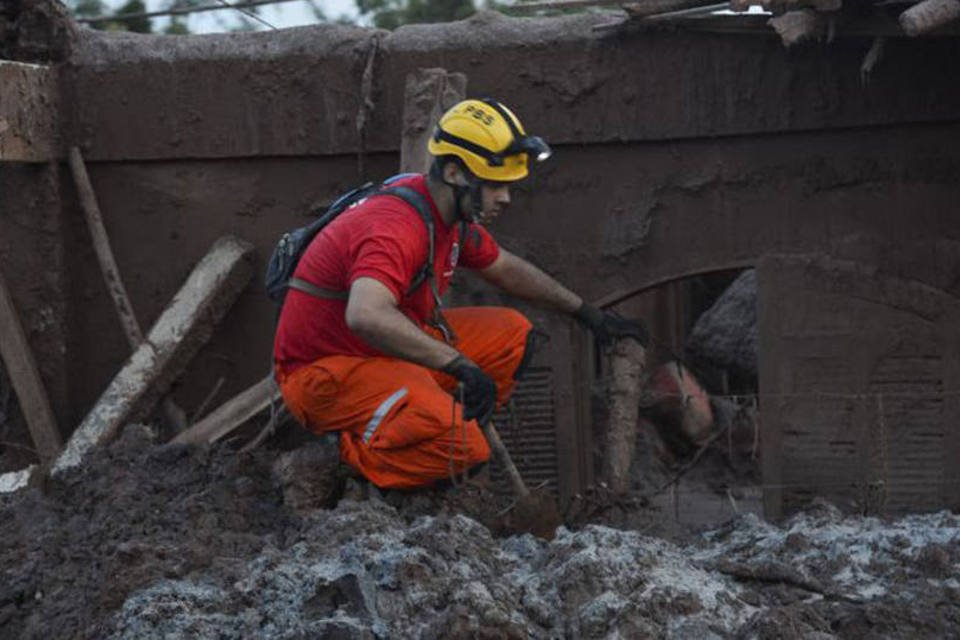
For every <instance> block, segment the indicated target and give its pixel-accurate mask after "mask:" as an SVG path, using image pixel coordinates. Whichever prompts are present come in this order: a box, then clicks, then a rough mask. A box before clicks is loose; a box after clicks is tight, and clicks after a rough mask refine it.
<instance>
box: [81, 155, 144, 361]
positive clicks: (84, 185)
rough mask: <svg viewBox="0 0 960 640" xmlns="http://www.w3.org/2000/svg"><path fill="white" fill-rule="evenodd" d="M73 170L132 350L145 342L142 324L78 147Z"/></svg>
mask: <svg viewBox="0 0 960 640" xmlns="http://www.w3.org/2000/svg"><path fill="white" fill-rule="evenodd" d="M70 170H71V171H72V172H73V180H74V183H75V184H76V187H77V195H78V196H79V197H80V207H81V208H82V209H83V214H84V216H85V217H86V219H87V228H88V229H89V230H90V236H91V239H92V240H93V248H94V250H95V251H96V253H97V260H99V261H100V271H101V273H103V279H104V281H105V282H106V284H107V291H108V292H109V293H110V298H111V299H113V306H114V308H115V309H116V310H117V315H118V316H119V317H120V324H121V326H123V333H124V335H125V336H126V337H127V342H128V343H129V344H130V348H131V349H134V350H135V349H136V348H137V347H139V346H140V343H141V342H143V332H142V331H141V330H140V324H139V323H138V322H137V317H136V315H134V313H133V307H131V306H130V296H128V295H127V289H126V287H124V286H123V280H122V279H121V278H120V270H119V269H118V268H117V261H116V260H114V258H113V251H112V250H111V249H110V240H109V237H108V236H107V229H106V227H104V226H103V216H102V215H100V205H99V204H97V196H96V194H94V192H93V186H92V185H91V184H90V176H89V175H88V174H87V167H86V165H84V163H83V156H81V155H80V149H78V148H77V147H70Z"/></svg>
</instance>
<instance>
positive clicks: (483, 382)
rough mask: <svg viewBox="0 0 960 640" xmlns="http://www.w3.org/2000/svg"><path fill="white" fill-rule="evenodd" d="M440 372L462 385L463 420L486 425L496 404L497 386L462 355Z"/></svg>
mask: <svg viewBox="0 0 960 640" xmlns="http://www.w3.org/2000/svg"><path fill="white" fill-rule="evenodd" d="M441 371H443V372H444V373H446V374H449V375H451V376H453V377H454V378H456V379H457V380H459V381H460V382H462V383H463V419H464V420H474V419H476V420H477V422H478V423H480V425H481V426H483V425H485V424H487V422H489V421H490V418H491V417H492V416H493V410H494V409H495V408H496V404H497V385H495V384H494V383H493V380H492V379H491V378H490V376H488V375H487V374H485V373H484V372H483V369H481V368H480V367H478V366H477V365H476V364H474V363H473V362H472V361H471V360H470V359H469V358H467V357H466V356H465V355H463V354H462V353H461V354H460V355H458V356H457V357H456V358H454V359H453V360H451V361H450V362H448V363H447V364H445V365H444V366H443V369H441Z"/></svg>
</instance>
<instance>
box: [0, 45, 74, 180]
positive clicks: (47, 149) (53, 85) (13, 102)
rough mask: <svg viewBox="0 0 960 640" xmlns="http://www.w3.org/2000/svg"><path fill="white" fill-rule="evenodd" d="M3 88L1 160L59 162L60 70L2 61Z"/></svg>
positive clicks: (0, 74) (0, 82)
mask: <svg viewBox="0 0 960 640" xmlns="http://www.w3.org/2000/svg"><path fill="white" fill-rule="evenodd" d="M0 87H3V90H2V92H0V93H2V97H3V99H2V100H0V160H4V161H13V162H44V161H47V160H52V159H54V158H56V157H57V156H58V155H59V147H60V142H59V130H60V129H59V124H60V119H59V113H60V111H59V104H58V98H59V92H58V90H57V71H56V69H55V68H53V67H46V66H42V65H38V64H26V63H22V62H10V61H7V60H0Z"/></svg>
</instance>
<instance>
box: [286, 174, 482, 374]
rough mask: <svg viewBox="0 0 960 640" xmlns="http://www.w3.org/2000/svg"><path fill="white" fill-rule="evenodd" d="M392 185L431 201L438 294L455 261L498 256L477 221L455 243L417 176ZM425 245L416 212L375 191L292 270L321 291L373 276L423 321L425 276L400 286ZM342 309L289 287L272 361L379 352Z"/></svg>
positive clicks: (419, 262)
mask: <svg viewBox="0 0 960 640" xmlns="http://www.w3.org/2000/svg"><path fill="white" fill-rule="evenodd" d="M391 186H406V187H411V188H413V189H415V190H416V191H419V192H420V193H421V194H423V195H424V196H426V200H427V202H428V203H429V204H430V209H431V212H432V214H433V220H434V222H433V226H434V237H435V245H434V273H435V277H436V282H437V288H438V290H439V292H440V294H441V295H443V293H444V292H445V291H446V290H447V287H448V286H449V284H450V278H451V277H452V276H453V271H454V268H455V267H456V266H457V265H458V264H459V265H462V266H464V267H467V268H468V269H484V268H486V267H488V266H490V265H491V264H493V261H494V260H496V259H497V256H499V255H500V248H499V246H498V245H497V243H496V241H495V240H494V239H493V238H492V237H491V236H490V234H489V233H488V232H487V231H486V229H484V228H483V227H481V226H480V225H476V224H469V225H467V234H466V235H467V241H466V242H461V241H460V238H459V235H460V232H459V229H460V225H459V224H453V225H451V226H449V227H448V226H447V225H446V224H444V222H443V220H442V219H441V218H440V213H439V211H437V207H436V205H435V204H434V203H433V199H432V198H430V193H429V192H428V191H427V185H426V179H425V178H424V176H422V175H417V176H412V177H410V178H404V179H402V180H399V181H397V182H395V183H393V184H392V185H391ZM429 251H430V245H429V239H428V237H427V226H426V224H424V222H423V219H422V218H421V217H420V214H419V213H417V210H416V209H414V208H413V207H412V206H410V205H409V204H407V203H406V202H405V201H404V200H401V199H400V198H397V197H394V196H377V197H374V198H369V199H367V200H365V201H362V202H360V203H359V204H357V205H355V206H354V207H352V208H350V209H348V210H347V211H344V212H343V213H342V214H340V216H338V217H337V219H336V220H334V221H333V222H331V223H330V224H329V225H327V227H325V228H324V229H323V231H321V232H320V233H319V234H317V237H316V238H314V239H313V242H311V243H310V246H308V247H307V250H306V251H305V252H304V254H303V257H302V258H301V259H300V262H299V264H297V269H296V271H295V272H294V276H295V277H297V278H302V279H303V280H306V281H307V282H310V283H312V284H314V285H316V286H318V287H320V288H322V289H329V290H331V291H344V292H346V291H349V290H350V286H351V285H352V284H353V282H354V280H356V279H357V278H361V277H366V278H373V279H374V280H377V281H378V282H380V283H382V284H383V285H384V286H386V287H387V288H388V289H390V291H391V292H392V293H393V296H394V298H396V300H397V304H398V306H399V308H400V311H402V312H403V313H404V314H406V315H407V316H408V317H409V318H410V319H412V320H413V321H414V322H416V323H417V324H418V325H421V326H422V325H424V324H425V323H426V322H427V321H428V320H430V319H431V317H432V315H433V308H434V306H435V303H434V300H433V295H432V293H431V292H430V284H429V282H427V281H424V282H423V284H421V285H420V286H419V287H417V288H416V289H415V290H414V291H413V292H412V293H411V294H410V295H407V292H408V290H409V288H410V284H411V283H412V282H413V279H414V278H415V277H416V275H417V274H418V273H419V272H420V269H421V267H423V265H424V263H425V262H426V261H427V255H428V254H429ZM345 310H346V301H345V300H331V299H324V298H317V297H316V296H312V295H310V294H308V293H304V292H302V291H299V290H297V289H290V290H289V291H288V292H287V298H286V302H285V303H284V305H283V311H282V312H281V314H280V320H279V323H278V325H277V335H276V339H275V341H274V345H273V355H274V360H275V361H276V362H277V364H278V365H279V366H280V368H281V370H283V371H284V372H285V373H291V372H293V371H295V370H296V369H298V368H300V367H302V366H303V365H305V364H308V363H310V362H313V361H314V360H316V359H317V358H320V357H322V356H326V355H334V354H341V355H360V356H372V355H380V352H379V351H377V350H376V349H374V348H373V347H371V346H370V345H368V344H367V343H365V342H363V340H361V339H360V338H359V337H358V336H357V335H355V334H354V333H353V332H352V331H350V329H349V328H348V327H347V323H346V320H345V317H344V312H345Z"/></svg>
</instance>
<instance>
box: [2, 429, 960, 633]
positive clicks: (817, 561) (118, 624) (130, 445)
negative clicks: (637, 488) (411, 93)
mask: <svg viewBox="0 0 960 640" xmlns="http://www.w3.org/2000/svg"><path fill="white" fill-rule="evenodd" d="M311 446H316V445H311ZM290 455H294V456H300V457H302V458H303V461H304V462H306V461H313V462H314V463H317V464H326V462H324V461H325V460H326V461H327V462H329V460H328V459H327V458H325V457H324V455H323V454H322V453H317V452H316V451H315V452H314V453H306V454H304V453H300V452H298V451H295V452H292V453H282V452H279V451H276V450H272V449H262V450H257V451H255V452H253V453H252V454H238V453H236V452H235V451H233V450H232V449H231V448H230V447H228V446H221V447H216V448H213V449H205V448H196V447H191V446H171V445H164V446H156V445H154V444H153V442H152V436H151V434H150V431H149V430H148V429H147V428H146V427H140V426H134V427H128V428H127V430H125V432H124V434H123V437H122V438H121V439H120V440H118V441H117V442H116V443H115V444H114V445H112V446H111V447H110V448H109V449H105V450H101V451H98V452H97V453H96V454H95V455H93V456H91V458H90V459H89V465H88V466H86V467H84V468H83V469H79V470H74V471H70V472H69V473H67V474H65V475H64V476H62V477H60V478H58V479H55V480H48V481H47V482H46V483H45V484H43V485H41V486H34V487H30V488H28V489H24V490H21V491H20V492H18V493H15V494H11V495H8V496H5V497H4V498H3V499H2V500H3V501H2V503H0V523H2V524H0V538H2V539H3V540H4V546H3V549H2V554H0V562H2V566H3V568H4V573H3V579H2V581H0V585H2V586H0V589H2V591H0V628H2V629H3V635H4V637H17V638H44V637H57V638H85V637H98V638H137V639H144V638H181V637H182V638H186V637H190V638H212V637H218V638H248V637H259V638H306V637H320V636H323V637H342V638H386V637H409V638H440V637H482V638H557V637H664V638H689V637H692V636H700V637H703V638H720V637H744V638H746V637H761V638H773V637H777V638H814V637H816V638H832V637H865V636H870V637H879V638H918V637H945V636H946V635H949V634H950V633H952V631H951V630H952V629H955V628H956V625H958V624H960V583H958V582H957V579H956V577H955V576H956V568H957V563H958V561H960V518H958V517H957V516H955V515H952V514H949V513H946V512H943V513H939V514H930V515H918V516H910V517H908V518H903V519H901V520H895V521H886V522H885V521H881V520H878V519H874V518H859V517H843V516H841V515H840V513H839V512H838V511H837V510H836V509H834V508H833V507H831V506H829V505H826V504H820V505H818V506H816V507H815V508H813V509H812V510H810V511H807V512H804V513H802V514H799V515H797V516H795V517H794V518H792V519H791V520H788V521H787V522H785V523H784V524H783V525H782V526H776V525H773V524H769V523H766V522H763V521H761V520H759V519H757V518H756V517H755V516H743V517H740V518H738V519H735V520H733V521H731V522H729V523H728V524H726V525H724V526H722V527H720V528H716V529H714V530H711V531H707V532H705V533H701V534H691V535H687V536H683V537H680V538H677V539H675V540H674V541H673V542H671V541H668V540H665V539H661V538H656V537H651V536H648V535H644V534H642V533H640V532H638V531H635V530H621V529H616V528H612V527H609V526H604V525H600V524H585V525H583V526H579V527H561V528H560V529H559V530H558V532H557V536H556V538H555V539H554V540H552V541H550V542H546V541H543V540H539V539H537V538H534V537H533V536H530V535H512V536H504V535H495V534H494V533H492V532H491V530H490V529H489V528H487V527H486V526H484V525H483V524H481V523H480V522H479V521H478V520H477V519H474V518H473V517H470V515H467V514H465V513H463V511H467V512H468V513H469V511H470V510H471V509H472V508H475V507H476V506H477V505H479V504H482V503H486V504H487V508H488V510H489V508H490V507H492V503H493V502H494V501H495V498H491V499H486V500H485V499H483V493H482V492H481V491H480V490H479V489H477V488H475V487H472V488H467V487H460V488H459V489H457V490H456V491H453V490H451V489H450V488H449V487H448V488H447V489H445V490H444V489H437V490H433V491H426V492H414V493H407V494H403V495H397V494H387V495H381V494H379V492H374V495H372V496H369V497H367V498H366V499H364V500H360V501H357V500H353V499H349V498H343V499H339V500H333V501H331V502H330V503H329V504H331V505H332V508H325V507H324V506H320V505H318V504H317V503H315V502H311V500H304V499H303V498H302V494H301V495H300V498H296V497H295V496H294V494H293V493H291V492H290V491H289V486H290V474H289V469H290V468H291V467H290V465H289V464H288V463H281V462H280V460H282V459H286V460H287V462H289V456H290ZM272 468H273V469H276V472H272V471H271V469H272ZM284 470H286V471H284ZM285 488H287V489H288V490H287V491H285V490H284V489H285ZM285 495H286V496H287V499H286V500H285V497H284V496H285ZM323 501H324V500H323V499H321V502H323ZM471 504H472V505H473V506H472V507H471Z"/></svg>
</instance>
